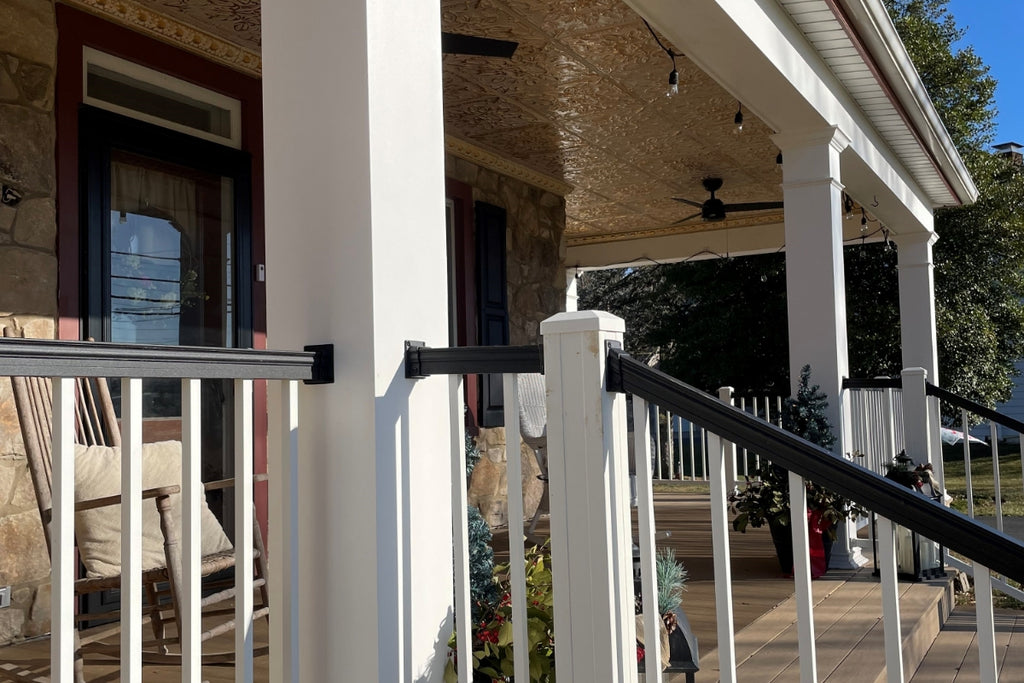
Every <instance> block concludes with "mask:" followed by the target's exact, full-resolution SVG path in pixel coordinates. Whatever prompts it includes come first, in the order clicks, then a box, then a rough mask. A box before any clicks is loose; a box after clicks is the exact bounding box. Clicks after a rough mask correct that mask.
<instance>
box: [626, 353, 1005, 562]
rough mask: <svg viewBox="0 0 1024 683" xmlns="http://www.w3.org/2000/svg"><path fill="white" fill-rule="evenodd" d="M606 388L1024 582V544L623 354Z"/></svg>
mask: <svg viewBox="0 0 1024 683" xmlns="http://www.w3.org/2000/svg"><path fill="white" fill-rule="evenodd" d="M608 388H609V390H610V391H619V392H628V393H632V394H636V395H637V396H640V397H641V398H644V399H646V400H648V401H651V402H655V403H657V404H658V405H661V406H665V407H667V408H670V409H671V410H672V411H673V412H676V413H678V414H680V415H684V416H686V417H688V418H690V419H692V420H693V421H695V422H697V423H699V424H701V425H702V426H704V427H706V428H708V429H709V430H711V431H712V432H713V433H715V434H718V435H719V436H721V437H722V438H723V439H726V440H728V441H731V442H733V443H735V444H737V445H738V446H741V447H743V448H748V449H751V450H754V451H756V452H758V453H760V454H761V455H762V456H764V457H765V458H768V459H769V460H771V461H773V462H775V463H777V464H779V465H781V466H782V467H784V468H786V469H787V470H790V471H791V472H794V473H796V474H799V475H800V476H802V477H804V478H805V479H810V480H812V481H814V482H815V483H818V484H821V485H822V486H826V487H828V488H829V489H832V490H833V491H836V492H837V493H839V494H841V495H843V496H846V497H847V498H850V499H852V500H855V501H857V502H858V503H860V504H862V505H864V506H865V507H867V508H869V509H871V510H873V511H875V512H877V513H878V514H880V515H882V516H884V517H886V518H888V519H891V520H892V521H893V522H895V523H897V524H900V525H902V526H904V527H907V528H909V529H911V530H913V531H916V532H918V533H920V534H922V535H924V536H926V537H929V538H934V539H935V540H938V541H940V542H941V543H942V544H943V545H944V546H945V547H947V548H949V549H950V550H954V551H956V552H958V553H961V554H963V555H966V556H967V557H970V558H972V559H974V560H976V561H977V562H980V563H981V564H983V565H985V566H986V567H989V568H990V569H992V570H994V571H997V572H1000V573H1002V574H1004V575H1005V576H1007V577H1010V578H1012V579H1014V580H1016V581H1024V544H1022V543H1021V542H1020V541H1018V540H1016V539H1014V538H1011V537H1010V536H1007V535H1006V534H1003V533H1001V532H999V531H996V530H995V529H993V528H991V527H989V526H986V525H984V524H980V523H978V522H976V521H974V520H972V519H971V518H969V517H967V516H966V515H963V514H961V513H959V512H956V511H954V510H951V509H949V508H946V507H944V506H943V505H941V504H940V503H937V502H935V501H932V500H929V499H927V498H925V497H924V496H920V495H918V494H916V493H914V492H913V491H911V490H909V489H907V488H906V487H904V486H901V485H900V484H897V483H895V482H893V481H890V480H888V479H886V478H885V477H882V476H881V475H878V474H875V473H874V472H871V471H870V470H867V469H865V468H863V467H860V466H859V465H856V464H854V463H852V462H849V461H847V460H845V459H844V458H842V457H840V456H837V455H835V454H834V453H831V452H830V451H827V450H825V449H823V448H820V447H819V446H816V445H814V444H812V443H810V442H809V441H805V440H803V439H801V438H799V437H797V436H794V435H792V434H790V433H789V432H786V431H784V430H782V429H780V428H779V427H776V426H775V425H772V424H769V423H766V422H764V421H763V420H759V419H757V418H754V417H752V416H751V415H748V414H747V413H744V412H743V411H741V410H739V409H737V408H733V407H732V406H729V405H726V404H725V403H723V402H721V401H719V400H717V399H715V398H713V397H711V396H709V395H707V394H705V393H704V392H702V391H700V390H699V389H695V388H694V387H691V386H689V385H687V384H684V383H683V382H680V381H679V380H677V379H674V378H672V377H670V376H669V375H666V374H665V373H663V372H660V371H658V370H654V369H652V368H649V367H648V366H646V365H645V364H643V363H640V362H638V361H636V360H635V359H633V358H631V357H629V355H627V354H626V353H624V352H623V351H622V350H621V349H614V348H612V349H609V351H608Z"/></svg>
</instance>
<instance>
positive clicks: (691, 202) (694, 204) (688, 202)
mask: <svg viewBox="0 0 1024 683" xmlns="http://www.w3.org/2000/svg"><path fill="white" fill-rule="evenodd" d="M672 199H674V200H676V201H677V202H682V203H683V204H689V205H690V206H696V207H697V208H698V209H699V208H700V207H702V206H704V203H703V202H695V201H693V200H692V199H683V198H682V197H673V198H672Z"/></svg>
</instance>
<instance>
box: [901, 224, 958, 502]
mask: <svg viewBox="0 0 1024 683" xmlns="http://www.w3.org/2000/svg"><path fill="white" fill-rule="evenodd" d="M938 239H939V236H938V235H936V234H935V233H934V232H913V233H908V234H904V235H899V236H897V237H895V238H894V241H895V242H896V247H897V255H898V274H899V286H900V343H901V345H902V351H903V367H904V368H924V370H925V371H926V372H927V380H928V381H929V382H931V383H932V384H935V385H938V384H939V352H938V344H937V343H936V339H935V273H934V271H935V266H934V264H933V262H932V246H933V245H934V244H935V243H936V242H937V241H938ZM928 420H929V426H930V430H929V432H928V439H929V441H930V444H929V453H930V454H939V453H941V452H942V442H941V434H940V433H939V424H940V416H939V401H938V399H928ZM907 452H908V454H909V452H910V449H909V447H908V449H907ZM914 462H916V463H921V462H924V461H923V460H917V459H916V456H915V460H914ZM932 465H933V467H934V469H935V472H934V474H935V478H936V479H937V480H938V482H939V484H940V488H942V489H944V488H945V481H946V478H945V473H944V472H943V467H942V458H940V457H936V458H935V460H934V462H932Z"/></svg>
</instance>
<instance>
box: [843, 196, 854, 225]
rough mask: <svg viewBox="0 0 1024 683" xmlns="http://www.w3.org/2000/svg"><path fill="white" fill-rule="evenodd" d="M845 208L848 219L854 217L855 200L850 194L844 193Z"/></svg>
mask: <svg viewBox="0 0 1024 683" xmlns="http://www.w3.org/2000/svg"><path fill="white" fill-rule="evenodd" d="M843 209H844V210H845V211H846V220H850V219H851V218H853V200H852V199H850V195H848V194H844V195H843Z"/></svg>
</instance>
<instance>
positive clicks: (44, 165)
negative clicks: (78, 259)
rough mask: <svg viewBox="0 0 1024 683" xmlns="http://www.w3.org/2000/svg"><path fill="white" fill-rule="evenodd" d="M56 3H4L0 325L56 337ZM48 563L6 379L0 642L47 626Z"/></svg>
mask: <svg viewBox="0 0 1024 683" xmlns="http://www.w3.org/2000/svg"><path fill="white" fill-rule="evenodd" d="M56 60H57V25H56V19H55V15H54V7H53V2H52V0H0V184H2V185H3V186H5V187H6V188H8V190H9V191H13V192H14V193H17V196H18V197H20V200H17V199H15V198H14V195H13V194H9V196H8V198H7V202H6V203H2V204H0V330H2V329H3V328H5V327H13V328H15V329H24V330H25V333H26V335H27V336H30V337H43V338H51V339H52V338H53V337H54V320H55V316H56V312H57V257H56V216H55V202H54V197H55V184H56V176H55V170H54V144H55V143H54V140H55V135H56V132H55V131H56V127H55V122H54V112H53V104H54V77H55V72H54V69H55V66H56ZM49 573H50V563H49V560H48V558H47V556H46V543H45V541H44V539H43V530H42V524H41V522H40V519H39V511H38V509H37V507H36V500H35V493H34V491H33V488H32V481H31V477H30V476H29V472H28V467H27V466H26V461H25V455H24V447H23V446H22V443H21V433H20V430H19V428H18V419H17V415H16V413H15V411H14V402H13V400H12V397H11V385H10V380H8V379H7V378H0V586H7V585H10V586H12V593H13V595H12V601H11V606H10V607H9V608H6V609H2V610H0V645H2V644H6V643H8V642H11V641H12V640H15V639H18V638H22V637H31V636H36V635H40V634H42V633H46V632H48V631H49V629H50V604H49V603H50V594H49Z"/></svg>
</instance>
